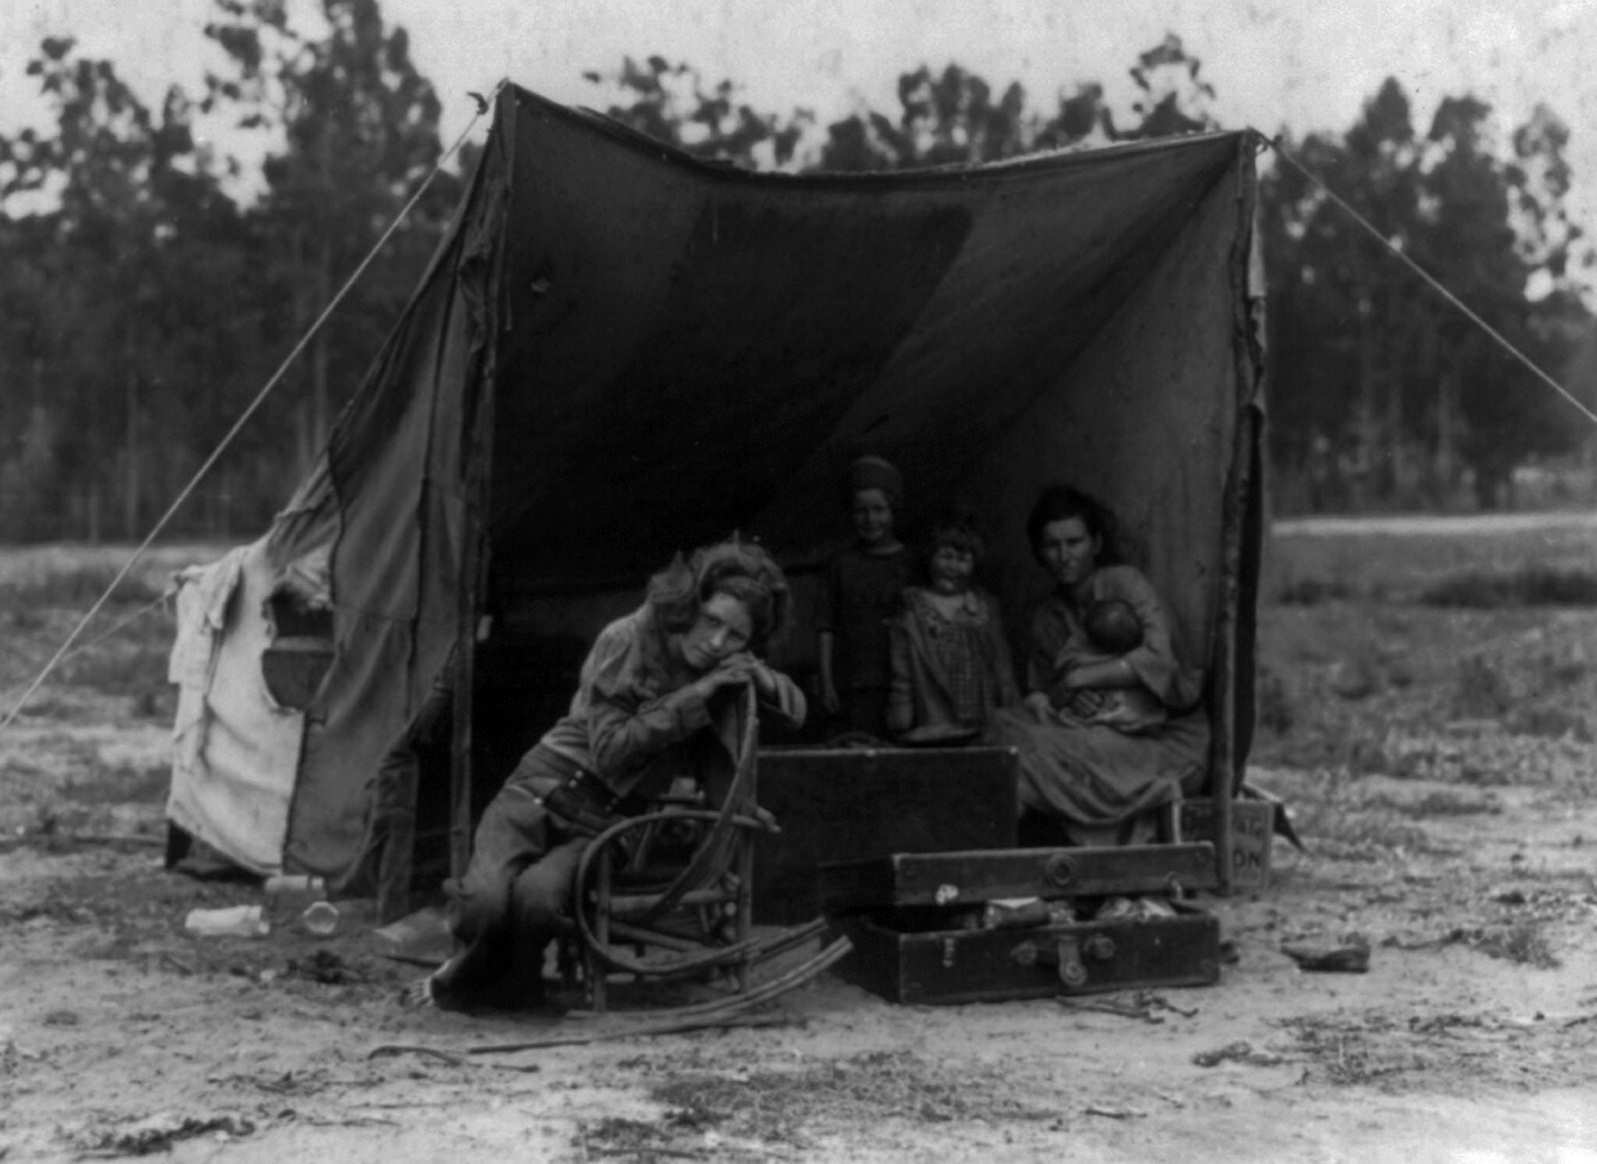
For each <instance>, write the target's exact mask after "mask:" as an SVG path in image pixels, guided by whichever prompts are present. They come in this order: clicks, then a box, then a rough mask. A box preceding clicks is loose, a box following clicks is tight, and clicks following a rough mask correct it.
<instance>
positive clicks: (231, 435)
mask: <svg viewBox="0 0 1597 1164" xmlns="http://www.w3.org/2000/svg"><path fill="white" fill-rule="evenodd" d="M505 84H506V79H503V78H502V79H501V80H500V81H499V83H498V84H497V85H495V86H494V88H493V92H492V93H491V94H489V96H488V98H487V99H486V100H485V99H483V98H482V97H480V96H478V95H477V94H475V93H473V94H471V97H472V99H473V101H474V102H475V104H476V106H477V111H476V112H475V113H474V114H472V117H471V120H470V121H468V122H467V123H466V128H465V129H463V130H461V131H460V135H459V136H458V137H456V138H455V140H454V143H453V144H452V145H451V146H450V147H449V148H448V149H447V150H445V151H444V152H443V153H442V154H440V155H439V156H438V160H437V161H436V162H435V163H433V168H432V170H431V171H429V172H428V174H427V176H426V177H425V178H423V179H422V181H421V183H420V185H418V186H417V187H416V191H415V193H413V194H412V195H411V196H410V199H409V201H407V202H406V203H405V205H404V206H402V207H400V208H399V213H397V214H395V215H394V220H393V221H392V222H390V223H389V224H388V229H386V230H384V231H383V233H382V235H381V236H380V237H379V238H378V240H377V241H376V242H375V243H373V244H372V248H371V250H369V251H367V252H366V257H365V258H364V259H362V260H361V261H360V265H359V266H357V267H356V268H355V270H354V271H353V273H351V274H350V276H349V278H347V279H345V280H344V285H343V286H342V287H340V288H339V289H338V291H337V293H336V294H334V296H333V297H332V299H330V300H329V301H328V303H327V306H326V307H324V308H322V312H321V314H320V315H318V316H317V317H316V319H315V321H314V322H313V323H312V324H311V325H310V327H309V328H308V329H306V331H305V334H304V335H302V336H301V337H300V339H299V342H298V343H296V344H295V345H294V347H293V348H292V349H291V350H290V351H289V353H288V355H287V356H285V357H283V362H282V363H281V364H279V365H278V366H277V371H275V372H273V373H272V376H271V378H270V379H269V380H267V381H266V384H265V385H264V386H263V387H262V388H261V390H260V391H259V392H257V393H256V394H255V398H254V399H253V400H251V401H250V402H249V404H248V406H246V407H245V409H244V411H243V412H242V413H240V414H239V417H238V419H237V420H235V421H234V422H233V426H232V427H231V428H229V429H228V430H227V432H226V433H225V434H223V436H222V439H221V440H220V441H218V442H217V444H216V447H215V448H214V449H213V450H211V454H210V455H209V456H208V457H206V458H205V460H204V462H203V463H202V464H201V465H200V467H199V468H198V469H196V470H195V471H194V475H193V477H191V478H190V479H189V483H188V484H187V485H185V486H184V487H183V489H182V491H181V492H180V493H178V495H177V498H176V499H175V500H174V501H173V502H172V504H170V505H169V506H167V508H166V512H165V513H163V514H162V515H161V517H160V519H159V520H158V521H157V522H156V523H155V525H154V526H153V527H152V528H151V529H150V532H149V533H148V534H146V535H145V537H144V540H143V541H142V542H140V543H139V545H138V547H137V548H136V549H135V550H134V551H133V555H132V557H130V558H129V559H128V560H127V561H126V562H125V563H124V564H123V566H122V568H121V569H120V570H118V571H117V573H116V577H114V578H112V579H111V581H110V584H109V585H107V586H106V588H105V592H104V593H103V594H101V595H100V597H99V598H98V599H96V600H95V603H94V605H93V606H91V607H89V610H88V612H87V613H86V614H85V615H84V616H83V617H82V618H81V619H79V620H78V624H77V626H75V627H73V628H72V633H71V634H69V635H68V636H67V638H66V641H65V642H64V643H62V644H61V646H60V648H59V649H58V650H57V651H56V653H55V654H54V655H52V656H51V657H50V661H49V662H47V663H46V664H45V665H44V668H43V669H42V670H41V671H40V672H39V674H38V675H37V676H35V678H34V680H33V682H32V683H30V684H28V688H27V690H26V691H24V692H23V693H22V695H21V696H20V697H19V698H18V699H17V701H16V703H15V704H13V705H12V707H11V710H10V711H8V712H7V713H6V717H5V719H4V720H0V732H3V731H5V730H6V729H7V728H9V727H10V726H11V724H12V723H13V722H14V721H15V720H16V718H17V716H18V715H20V714H21V713H22V709H23V707H24V706H26V705H27V702H28V700H29V699H31V698H33V695H34V693H35V692H37V691H38V690H39V688H40V687H41V686H43V685H44V681H45V679H47V678H48V677H49V676H50V673H51V672H52V671H54V670H55V668H56V667H57V666H58V665H59V664H60V663H61V660H62V659H64V658H66V656H67V652H69V651H70V650H71V649H72V646H73V644H74V643H76V642H77V640H78V638H79V636H80V635H82V634H83V631H84V628H85V627H87V626H88V625H89V623H90V622H92V621H93V620H94V617H95V615H97V614H99V613H100V610H101V608H102V607H104V606H105V604H106V602H107V601H109V600H110V598H111V595H112V594H113V593H115V591H116V588H117V587H118V586H120V585H121V584H122V582H123V580H124V579H126V578H127V576H128V574H129V573H130V572H131V571H132V570H133V567H134V566H135V565H136V564H137V563H138V561H139V559H140V558H142V557H143V556H144V555H145V553H146V552H148V550H149V548H150V546H151V545H153V544H154V542H155V539H156V538H157V537H159V536H160V534H161V531H162V530H163V529H165V528H166V526H167V524H168V523H169V522H170V521H171V520H172V518H173V517H174V516H175V515H176V514H177V511H178V510H179V509H181V508H182V507H183V503H184V502H185V501H187V500H188V499H189V497H190V495H191V494H192V493H193V492H194V490H195V489H196V488H198V487H199V484H200V482H201V481H202V480H204V478H205V475H206V474H207V473H209V472H210V471H211V469H212V468H214V467H215V465H216V462H217V461H219V460H221V457H222V454H223V453H224V452H225V451H226V450H227V448H228V446H229V445H231V444H232V443H233V441H234V439H235V438H237V436H238V434H239V433H240V432H242V431H243V429H244V426H245V425H246V424H248V423H249V421H250V419H251V418H252V417H253V416H254V415H255V414H256V413H257V412H258V411H260V408H261V405H263V404H265V403H266V398H267V397H268V396H269V395H271V393H272V390H273V389H274V388H276V387H277V385H278V384H279V383H280V382H281V381H282V379H283V377H284V376H285V375H286V374H287V373H288V370H289V368H291V367H292V366H293V364H294V361H295V360H297V359H299V356H300V353H302V352H303V351H304V350H305V349H306V347H308V346H309V345H310V342H311V340H313V339H315V338H316V335H317V333H318V332H320V331H321V329H322V325H323V324H325V323H326V322H327V320H328V317H330V316H331V315H332V314H333V312H334V311H336V310H337V309H338V306H339V304H341V303H342V302H343V301H344V297H345V296H346V295H348V294H349V292H350V291H351V290H352V289H353V288H354V286H355V284H356V283H358V282H359V281H360V278H361V276H362V275H364V274H365V273H366V269H367V268H368V267H370V266H371V265H372V262H373V260H375V259H376V258H377V256H378V254H379V253H380V252H381V251H382V249H383V247H385V246H387V245H388V240H389V239H390V238H392V237H393V235H394V232H395V231H396V230H398V229H399V226H400V224H401V223H402V222H404V221H405V219H406V218H407V217H408V216H409V215H410V212H411V211H412V210H414V209H415V208H416V204H417V203H418V202H420V201H421V197H422V195H423V194H425V193H426V192H427V189H428V187H430V186H431V185H432V184H433V180H434V179H435V178H437V177H438V175H439V174H440V173H441V172H442V171H443V168H444V165H445V163H447V162H448V161H449V159H450V158H452V157H453V156H454V155H455V153H456V152H457V151H458V150H459V149H460V147H461V146H462V145H463V144H465V141H466V138H467V136H468V135H469V134H470V133H471V131H472V130H473V129H475V128H476V127H477V122H478V121H480V120H481V119H482V116H483V114H484V113H486V112H487V111H488V110H489V109H490V108H491V107H492V105H493V102H494V99H495V98H497V97H498V95H499V91H500V90H501V89H503V88H504V87H505Z"/></svg>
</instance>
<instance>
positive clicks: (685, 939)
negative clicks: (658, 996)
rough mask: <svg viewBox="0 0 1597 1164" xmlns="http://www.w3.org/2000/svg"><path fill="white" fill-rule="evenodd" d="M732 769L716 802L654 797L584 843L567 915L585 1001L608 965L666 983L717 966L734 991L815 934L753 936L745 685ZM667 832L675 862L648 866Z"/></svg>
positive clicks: (752, 764)
mask: <svg viewBox="0 0 1597 1164" xmlns="http://www.w3.org/2000/svg"><path fill="white" fill-rule="evenodd" d="M740 718H741V721H742V722H741V725H740V730H739V739H738V754H737V758H736V771H735V775H734V777H733V780H732V784H731V787H730V788H729V789H728V790H727V794H726V797H725V799H724V800H723V802H722V804H721V806H720V808H719V809H713V810H712V809H707V808H697V807H684V806H683V805H682V803H681V802H675V803H673V802H670V801H667V802H665V803H664V805H663V807H661V808H660V809H658V810H657V811H653V812H649V813H646V814H644V815H642V816H635V817H629V818H627V819H626V820H622V821H619V822H618V823H616V824H615V825H612V826H611V827H610V828H608V829H606V830H604V831H603V832H602V833H600V834H599V835H598V836H596V837H595V838H594V839H593V841H592V842H591V843H590V844H589V845H588V847H587V849H586V850H585V851H584V852H583V855H582V859H581V861H580V862H579V864H578V867H577V876H576V883H575V888H574V894H575V900H574V901H573V908H572V915H573V924H574V931H575V940H576V943H577V947H578V948H577V952H576V959H577V960H579V961H580V964H581V970H582V973H583V977H584V978H585V980H586V985H587V990H588V993H589V996H590V1001H591V1003H592V1007H593V1009H594V1010H595V1011H600V1012H602V1011H604V1010H605V1008H606V1005H607V1001H608V999H607V994H606V986H607V978H608V976H609V975H610V974H611V973H613V972H622V973H627V974H631V975H632V976H633V977H634V978H636V979H639V980H652V981H669V980H674V979H680V978H684V977H688V976H692V975H695V974H702V973H705V972H707V971H724V972H727V973H728V975H729V977H730V980H731V982H732V985H733V989H734V992H735V993H736V994H737V995H740V996H741V995H747V994H748V993H749V991H750V989H751V970H752V968H753V966H754V965H755V964H756V963H757V962H759V961H761V960H763V959H765V958H768V957H770V956H772V955H774V954H775V953H777V952H779V951H781V950H784V949H788V948H790V947H791V946H793V945H796V944H797V943H798V942H800V941H803V940H805V939H807V938H808V937H811V936H813V935H814V934H816V933H818V932H819V924H811V925H807V926H800V927H796V928H795V929H791V930H786V931H781V932H778V933H776V934H774V935H772V936H770V937H767V938H764V939H760V938H757V937H756V936H755V935H754V926H753V887H754V841H755V838H756V837H757V835H758V834H759V833H761V832H766V831H770V830H771V826H770V825H768V824H767V823H766V822H764V821H761V820H759V819H758V818H756V817H755V816H754V815H753V810H754V806H755V785H756V772H755V769H756V754H757V751H758V741H759V721H758V717H757V715H756V711H755V699H754V692H753V689H752V688H750V689H749V690H748V691H747V693H746V695H745V698H744V702H743V704H742V707H741V708H740ZM673 832H676V833H677V834H678V837H677V839H678V840H679V841H680V840H681V839H682V838H683V837H686V838H687V839H688V843H689V844H691V845H692V846H693V847H692V852H691V854H690V855H689V856H688V857H687V858H686V860H685V861H679V862H678V863H677V864H675V865H674V866H672V867H670V868H669V869H666V870H664V871H662V870H661V869H660V868H658V867H652V866H653V865H654V862H655V860H656V858H657V857H658V856H659V855H660V852H661V850H663V849H668V848H669V847H670V846H669V844H668V843H666V842H667V841H669V839H670V837H669V836H668V834H670V833H673Z"/></svg>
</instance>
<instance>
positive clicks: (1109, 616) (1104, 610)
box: [1081, 598, 1142, 655]
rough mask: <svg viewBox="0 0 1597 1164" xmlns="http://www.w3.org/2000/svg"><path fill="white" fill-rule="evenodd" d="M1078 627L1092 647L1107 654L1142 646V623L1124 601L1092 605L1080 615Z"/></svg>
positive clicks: (1104, 599)
mask: <svg viewBox="0 0 1597 1164" xmlns="http://www.w3.org/2000/svg"><path fill="white" fill-rule="evenodd" d="M1081 627H1082V629H1083V630H1084V631H1086V632H1087V638H1088V639H1090V640H1091V641H1092V645H1093V646H1094V647H1096V648H1097V649H1098V650H1100V651H1104V652H1107V653H1108V654H1111V655H1123V654H1125V653H1126V652H1127V651H1131V650H1135V649H1136V648H1137V647H1139V646H1141V645H1142V621H1141V620H1140V619H1138V618H1137V612H1136V611H1135V610H1133V609H1132V607H1131V603H1129V602H1126V601H1125V600H1124V599H1120V598H1101V599H1099V600H1098V601H1097V602H1094V603H1093V604H1092V605H1091V606H1089V607H1087V612H1086V613H1085V614H1084V615H1082V618H1081Z"/></svg>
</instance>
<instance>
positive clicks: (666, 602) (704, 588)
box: [647, 538, 791, 653]
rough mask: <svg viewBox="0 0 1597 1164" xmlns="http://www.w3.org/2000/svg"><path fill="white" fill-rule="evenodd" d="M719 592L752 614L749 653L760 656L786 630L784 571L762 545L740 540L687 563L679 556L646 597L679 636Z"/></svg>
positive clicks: (697, 555)
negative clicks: (733, 599)
mask: <svg viewBox="0 0 1597 1164" xmlns="http://www.w3.org/2000/svg"><path fill="white" fill-rule="evenodd" d="M716 594H727V595H730V596H731V597H733V598H736V599H737V600H738V601H739V602H741V603H742V604H743V605H744V607H745V608H746V609H747V610H748V612H749V623H750V625H751V627H752V632H751V634H750V636H749V649H750V650H752V651H754V652H756V653H762V652H763V651H764V650H765V648H766V646H767V645H768V644H769V643H770V641H771V640H772V639H773V638H775V637H777V636H778V635H780V634H781V632H782V630H783V629H784V628H786V626H787V622H788V614H789V610H790V608H791V596H790V595H789V593H788V586H787V576H786V575H785V574H783V573H782V567H780V566H778V565H777V564H776V560H775V559H774V558H772V557H771V555H770V554H768V553H766V552H765V549H764V548H763V547H762V546H759V545H756V544H755V543H753V542H744V541H739V540H738V539H736V538H733V539H732V540H730V541H725V542H716V543H715V544H713V545H708V546H702V547H700V548H699V549H697V550H694V551H693V554H692V556H690V557H689V558H687V559H685V560H684V559H683V557H682V555H681V554H678V555H677V556H676V558H675V559H673V560H672V562H671V564H670V565H669V566H667V567H666V568H665V569H664V570H661V571H660V572H659V573H658V574H656V575H655V576H654V577H653V578H651V579H649V589H648V595H647V598H648V603H649V605H650V606H651V607H653V608H654V612H655V617H656V618H657V619H659V621H660V625H661V627H663V628H664V629H665V631H666V632H667V633H669V634H680V633H681V632H683V631H685V630H687V629H688V628H689V627H691V626H692V625H693V622H694V620H695V619H696V618H698V616H699V607H701V606H702V605H703V604H704V603H706V602H708V601H709V600H710V599H711V598H712V597H713V596H714V595H716Z"/></svg>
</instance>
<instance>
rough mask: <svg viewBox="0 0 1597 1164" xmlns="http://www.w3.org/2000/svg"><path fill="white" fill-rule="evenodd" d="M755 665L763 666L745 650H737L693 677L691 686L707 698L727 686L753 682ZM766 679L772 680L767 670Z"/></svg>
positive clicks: (739, 685)
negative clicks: (709, 668)
mask: <svg viewBox="0 0 1597 1164" xmlns="http://www.w3.org/2000/svg"><path fill="white" fill-rule="evenodd" d="M756 666H759V667H763V666H764V664H762V663H760V662H759V660H757V659H756V658H755V657H754V656H753V655H751V654H749V653H748V652H746V651H743V652H739V653H738V654H736V655H728V656H727V657H726V658H724V659H722V660H721V661H720V662H719V663H717V664H716V665H715V667H714V669H713V670H711V671H708V672H706V673H705V674H703V675H701V676H699V678H697V679H695V680H694V682H693V686H694V688H695V689H696V690H697V691H698V692H699V694H700V695H701V696H702V697H703V698H705V699H709V698H710V697H711V696H713V695H715V694H716V692H718V691H721V690H723V689H725V688H727V687H741V686H743V685H744V684H747V683H751V682H755V681H756V680H755V674H754V669H755V667H756ZM766 681H767V682H772V680H771V679H770V675H769V672H767V675H766ZM773 687H774V683H773Z"/></svg>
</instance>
